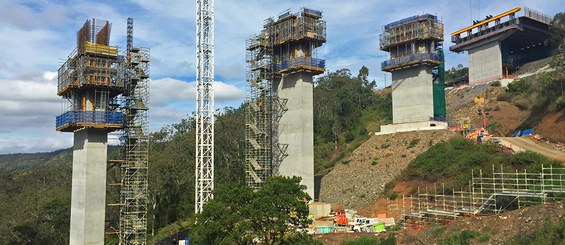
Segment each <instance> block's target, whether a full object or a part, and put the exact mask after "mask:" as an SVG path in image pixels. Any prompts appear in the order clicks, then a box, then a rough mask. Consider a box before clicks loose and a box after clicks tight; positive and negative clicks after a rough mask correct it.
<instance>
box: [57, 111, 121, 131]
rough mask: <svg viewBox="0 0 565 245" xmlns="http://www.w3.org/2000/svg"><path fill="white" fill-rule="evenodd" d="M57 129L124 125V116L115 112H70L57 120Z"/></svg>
mask: <svg viewBox="0 0 565 245" xmlns="http://www.w3.org/2000/svg"><path fill="white" fill-rule="evenodd" d="M55 124H56V127H57V128H59V127H61V126H65V125H70V124H97V125H103V124H111V125H123V124H124V114H123V113H121V112H115V111H68V112H65V113H63V114H61V115H59V116H57V119H56V123H55Z"/></svg>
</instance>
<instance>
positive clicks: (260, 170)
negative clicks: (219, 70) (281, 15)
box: [245, 18, 274, 189]
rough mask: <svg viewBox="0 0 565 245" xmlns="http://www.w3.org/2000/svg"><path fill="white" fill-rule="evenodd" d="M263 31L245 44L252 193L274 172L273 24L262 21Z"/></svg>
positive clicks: (247, 145)
mask: <svg viewBox="0 0 565 245" xmlns="http://www.w3.org/2000/svg"><path fill="white" fill-rule="evenodd" d="M263 28H264V29H263V31H262V32H261V33H260V34H259V35H256V36H252V37H250V38H248V39H247V41H246V62H247V67H246V72H247V74H246V76H247V82H248V83H249V86H248V87H247V88H248V89H247V98H246V101H245V104H246V106H245V139H246V142H245V162H246V164H245V182H246V183H247V185H248V186H250V187H252V188H254V189H258V188H261V186H263V182H264V181H265V179H267V178H268V177H270V176H271V175H272V171H273V168H272V167H273V166H272V160H273V154H272V152H273V142H274V141H273V113H272V112H273V109H274V108H273V107H274V106H273V87H272V82H273V79H274V63H273V42H272V40H271V39H272V35H271V32H272V28H273V20H272V19H270V18H269V19H267V20H265V23H264V25H263Z"/></svg>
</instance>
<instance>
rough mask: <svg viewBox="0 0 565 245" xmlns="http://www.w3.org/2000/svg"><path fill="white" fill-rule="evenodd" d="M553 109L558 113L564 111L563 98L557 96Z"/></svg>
mask: <svg viewBox="0 0 565 245" xmlns="http://www.w3.org/2000/svg"><path fill="white" fill-rule="evenodd" d="M555 107H556V109H557V110H558V111H561V110H563V109H565V96H559V98H557V100H555Z"/></svg>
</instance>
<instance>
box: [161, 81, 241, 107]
mask: <svg viewBox="0 0 565 245" xmlns="http://www.w3.org/2000/svg"><path fill="white" fill-rule="evenodd" d="M212 88H213V90H214V100H218V101H225V100H242V99H243V95H244V92H243V91H242V90H241V89H239V88H238V87H236V86H233V85H231V84H227V83H224V82H213V83H212ZM195 99H196V82H185V81H181V80H177V79H173V78H169V77H167V78H161V79H156V80H152V81H151V103H152V105H157V106H159V105H164V104H168V103H171V102H174V101H178V100H190V101H194V100H195Z"/></svg>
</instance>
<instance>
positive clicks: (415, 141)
mask: <svg viewBox="0 0 565 245" xmlns="http://www.w3.org/2000/svg"><path fill="white" fill-rule="evenodd" d="M419 142H420V139H418V138H416V139H413V140H411V141H410V144H408V147H406V149H410V148H414V147H415V146H416V145H417V144H418V143H419Z"/></svg>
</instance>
